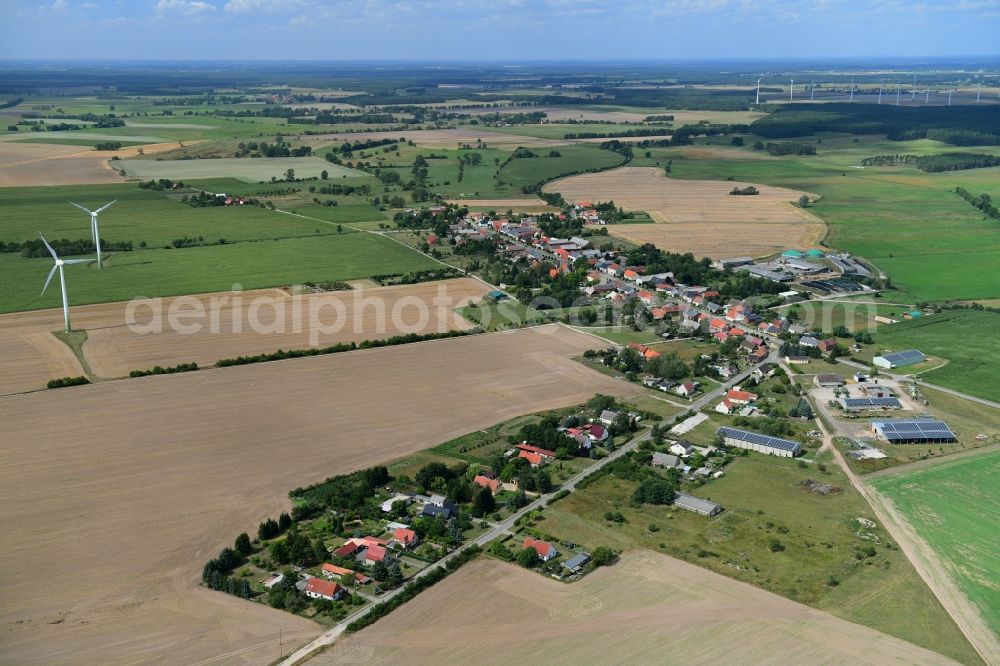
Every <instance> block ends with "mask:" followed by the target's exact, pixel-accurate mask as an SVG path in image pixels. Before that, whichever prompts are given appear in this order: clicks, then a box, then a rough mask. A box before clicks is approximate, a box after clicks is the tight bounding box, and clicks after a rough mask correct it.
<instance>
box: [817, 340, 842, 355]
mask: <svg viewBox="0 0 1000 666" xmlns="http://www.w3.org/2000/svg"><path fill="white" fill-rule="evenodd" d="M817 346H818V347H819V350H820V351H821V352H823V353H824V354H826V353H828V352H832V351H833V350H834V349H836V348H837V339H836V338H826V339H825V340H820V341H819V344H818V345H817Z"/></svg>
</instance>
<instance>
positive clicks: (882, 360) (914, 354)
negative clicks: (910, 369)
mask: <svg viewBox="0 0 1000 666" xmlns="http://www.w3.org/2000/svg"><path fill="white" fill-rule="evenodd" d="M925 359H926V357H925V356H924V355H923V354H921V353H920V352H919V351H917V350H916V349H907V350H905V351H901V352H892V353H891V354H883V355H881V356H876V357H875V358H873V359H872V364H874V365H876V366H878V367H880V368H886V369H888V370H891V369H892V368H901V367H903V366H906V365H913V364H914V363H923V362H924V360H925Z"/></svg>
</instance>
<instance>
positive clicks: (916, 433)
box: [872, 419, 956, 442]
mask: <svg viewBox="0 0 1000 666" xmlns="http://www.w3.org/2000/svg"><path fill="white" fill-rule="evenodd" d="M872 427H874V428H876V429H877V430H878V431H879V432H880V433H882V435H883V436H884V437H885V438H886V439H887V440H889V441H890V442H893V441H909V440H914V439H925V440H954V439H956V437H955V433H953V432H952V431H951V428H949V427H948V424H947V423H945V422H944V421H939V420H937V419H892V420H891V421H872Z"/></svg>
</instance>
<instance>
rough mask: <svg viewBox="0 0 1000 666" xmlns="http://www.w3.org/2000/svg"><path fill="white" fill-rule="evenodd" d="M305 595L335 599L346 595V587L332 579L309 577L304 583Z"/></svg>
mask: <svg viewBox="0 0 1000 666" xmlns="http://www.w3.org/2000/svg"><path fill="white" fill-rule="evenodd" d="M306 596H307V597H311V598H313V599H326V600H328V601H337V600H338V599H343V598H344V597H345V596H347V589H346V588H344V587H342V586H341V585H339V584H338V583H334V582H333V581H332V580H323V579H322V578H310V579H309V581H308V582H307V583H306Z"/></svg>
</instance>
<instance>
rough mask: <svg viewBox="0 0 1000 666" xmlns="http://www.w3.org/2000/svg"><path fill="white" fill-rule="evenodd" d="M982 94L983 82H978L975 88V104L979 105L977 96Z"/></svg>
mask: <svg viewBox="0 0 1000 666" xmlns="http://www.w3.org/2000/svg"><path fill="white" fill-rule="evenodd" d="M982 94H983V82H982V81H980V82H979V87H977V88H976V104H979V96H980V95H982Z"/></svg>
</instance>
